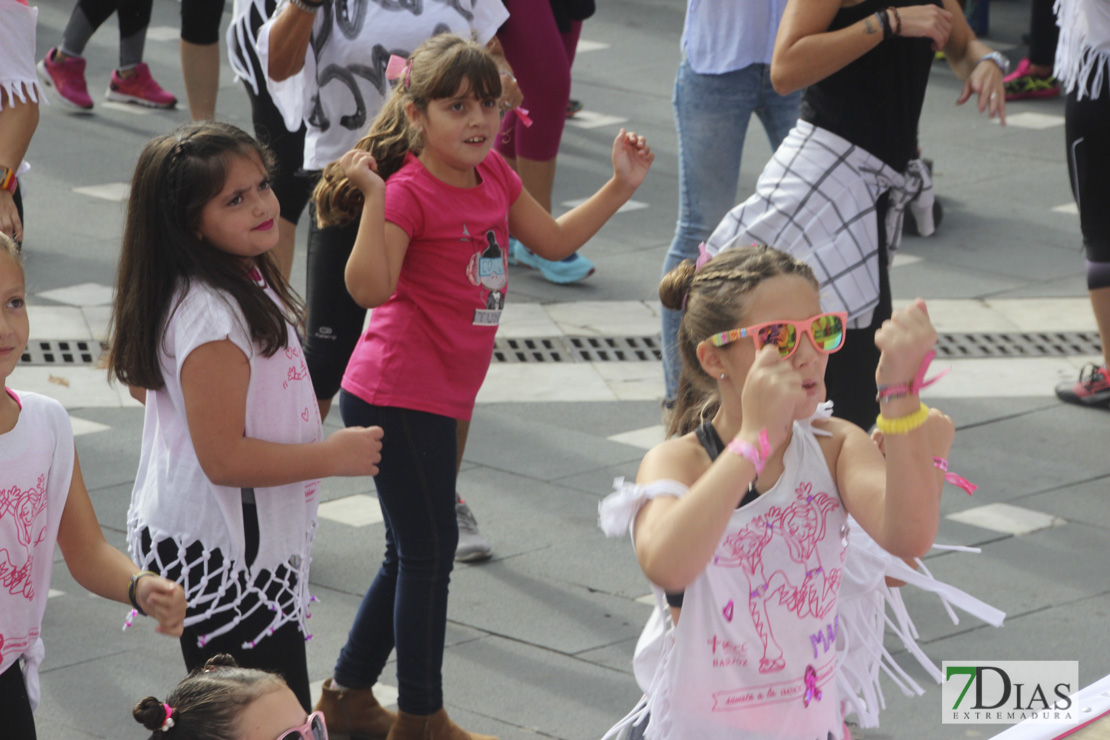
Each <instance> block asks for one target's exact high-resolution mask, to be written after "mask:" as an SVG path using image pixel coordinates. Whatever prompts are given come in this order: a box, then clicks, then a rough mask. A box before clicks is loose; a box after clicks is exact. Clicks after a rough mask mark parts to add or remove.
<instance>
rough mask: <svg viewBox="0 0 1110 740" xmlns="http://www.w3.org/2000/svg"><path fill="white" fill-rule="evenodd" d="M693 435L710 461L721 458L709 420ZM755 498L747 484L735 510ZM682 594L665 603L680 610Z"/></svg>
mask: <svg viewBox="0 0 1110 740" xmlns="http://www.w3.org/2000/svg"><path fill="white" fill-rule="evenodd" d="M694 434H696V435H698V441H699V442H701V446H702V447H704V448H705V452H706V454H708V455H709V459H710V460H716V459H717V458H718V457H720V456H721V453H722V452H724V451H725V443H724V442H722V441H721V435H719V434H717V430H716V428H714V426H713V422H712V421H711V420H710V419H706V420H705V421H703V422H702V423H701V424H700V425H699V426H698V428H697V429H695V430H694ZM757 498H759V491H757V490H755V486H754V485H753V484H750V483H749V484H748V492H747V493H745V494H744V498H743V499H741V501H740V504H739V506H737V507H736V508H737V509H739V508H740V507H741V506H745V505H747V504H750V503H751V502H752V501H755V500H756V499H757ZM684 593H685V592H683V591H679V592H678V593H673V594H672V593H668V594H666V596H667V603H668V604H670V605H671V606H673V607H675V608H676V609H681V608H682V597H683V595H684Z"/></svg>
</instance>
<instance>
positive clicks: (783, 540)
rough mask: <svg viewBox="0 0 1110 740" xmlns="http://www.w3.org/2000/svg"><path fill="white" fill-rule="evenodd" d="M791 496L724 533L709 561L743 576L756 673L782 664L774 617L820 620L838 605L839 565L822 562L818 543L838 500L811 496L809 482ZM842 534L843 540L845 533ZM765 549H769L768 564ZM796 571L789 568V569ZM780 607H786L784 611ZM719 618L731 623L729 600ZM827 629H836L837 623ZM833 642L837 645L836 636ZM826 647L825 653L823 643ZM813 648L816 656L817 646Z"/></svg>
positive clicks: (838, 505)
mask: <svg viewBox="0 0 1110 740" xmlns="http://www.w3.org/2000/svg"><path fill="white" fill-rule="evenodd" d="M794 496H795V501H794V502H793V503H792V504H790V505H789V506H787V507H785V508H784V507H779V506H772V507H770V508H769V509H768V510H767V513H766V514H762V515H760V516H757V517H755V518H754V519H753V520H752V521H751V522H749V523H748V524H747V525H745V526H744V527H743V528H742V529H740V531H738V532H736V533H735V534H731V535H729V536H728V537H726V538H725V542H724V546H723V547H722V548H721V549H719V550H718V552H717V556H716V557H715V558H714V560H713V565H715V566H716V567H720V568H739V569H740V571H741V572H742V573H743V574H744V576H745V577H746V580H747V585H748V593H747V594H746V596H747V599H746V601H747V604H748V613H749V615H750V618H751V621H752V626H753V627H754V629H755V632H756V634H757V635H759V639H760V642H761V643H762V655H761V656H760V657H759V672H760V673H777V672H779V671H782V670H783V669H784V668H785V667H786V661H785V659H784V657H783V650H782V646H781V645H780V644H779V642H778V640H777V639H776V638H775V632H776V625H775V621H776V620H778V619H783V618H786V617H787V616H788V615H793V616H795V617H796V618H797V619H803V618H807V617H815V618H817V619H824V618H826V617H827V616H830V614H831V613H833V610H834V609H835V608H836V592H837V589H838V588H839V586H840V580H841V568H840V567H828V566H827V564H825V563H823V562H822V561H821V554H820V552H819V551H818V547H817V546H818V543H820V542H821V541H822V540H824V539H825V536H826V520H827V518H828V515H829V513H830V512H832V511H835V510H836V509H838V508H840V502H839V501H838V500H837V498H836V497H835V496H831V495H829V494H828V493H823V492H822V493H816V494H814V493H813V486H812V484H811V483H801V484H799V485H798V487H797V489H795V491H794ZM840 534H841V539H842V543H843V541H844V538H843V534H842V533H840ZM765 551H767V552H768V553H773V555H772V556H771V557H770V558H769V559H768V560H767V561H766V562H765V561H764V553H765ZM841 555H842V557H841V562H840V563H837V566H839V565H841V564H842V561H843V549H842V550H841ZM784 556H785V557H786V558H788V559H789V560H790V561H793V563H796V564H801V565H802V566H803V567H804V576H803V577H802V582H801V583H794V582H792V581H791V579H790V577H789V576H788V575H787V572H788V571H787V570H784V569H783V568H776V567H775V566H774V564H775V563H778V562H782V559H783V557H784ZM772 568H773V570H770V572H768V570H769V569H772ZM797 570H798V569H797V568H790V569H789V572H797ZM740 598H741V599H742V600H743V599H744V597H743V596H741V597H740ZM781 607H785V613H784V611H783V609H782V608H781ZM722 616H724V617H725V619H726V621H728V622H731V621H732V619H733V616H734V612H733V602H732V601H731V600H730V601H729V602H728V603H727V604H725V605H723V611H722ZM831 629H833V630H835V624H834V626H833V627H831ZM715 639H716V638H715ZM832 642H833V643H835V637H834V638H833V640H832ZM825 651H826V652H827V651H828V645H827V644H826V645H825ZM814 652H815V655H814V658H815V659H816V658H817V657H818V656H817V655H816V644H815V646H814Z"/></svg>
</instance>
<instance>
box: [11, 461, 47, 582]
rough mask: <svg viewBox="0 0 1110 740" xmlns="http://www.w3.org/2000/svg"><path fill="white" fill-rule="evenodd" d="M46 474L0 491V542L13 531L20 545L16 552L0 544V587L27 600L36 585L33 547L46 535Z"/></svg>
mask: <svg viewBox="0 0 1110 740" xmlns="http://www.w3.org/2000/svg"><path fill="white" fill-rule="evenodd" d="M44 511H46V476H45V475H40V476H39V479H38V482H37V483H36V484H35V485H34V487H32V488H26V489H24V488H20V487H19V485H18V484H13V485H12V487H11V488H8V489H4V490H0V542H6V543H11V542H12V538H11V534H12V533H13V531H14V534H15V541H16V543H18V545H19V547H18V548H17V549H16V551H15V552H11V551H9V550H8V549H7V548H5V547H0V588H3V589H6V590H7V592H8V593H9V594H12V595H13V596H22V597H23V598H25V599H27V600H28V601H30V600H31V599H33V598H35V586H34V583H33V582H32V580H31V573H32V570H33V568H34V563H35V558H34V555H35V553H34V550H35V548H36V547H38V545H39V544H41V543H42V541H43V539H44V537H45V534H46V521H45V517H41V519H42V521H40V515H41V514H42V513H43V512H44Z"/></svg>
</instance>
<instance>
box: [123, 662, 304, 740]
mask: <svg viewBox="0 0 1110 740" xmlns="http://www.w3.org/2000/svg"><path fill="white" fill-rule="evenodd" d="M284 685H285V682H284V681H282V679H281V677H280V676H278V675H276V674H274V673H267V672H266V671H258V670H255V669H253V668H240V667H239V666H238V665H236V663H235V659H234V658H232V657H231V656H230V655H226V654H220V655H214V656H212V657H211V658H209V659H208V662H207V663H205V664H204V667H203V668H198V669H196V670H195V671H193V672H192V673H190V674H189V675H188V677H187V678H185V679H184V680H182V681H181V683H179V684H178V685H177V687H176V688H175V689H174V690H173V691H171V692H170V693H169V695H167V696H166V698H165V699H164V700H163V699H156V698H155V697H153V696H148V697H146V698H145V699H143V700H142V701H140V702H139V703H138V704H136V705H135V707H134V708H133V709H132V710H131V716H133V717H134V718H135V721H136V722H138V723H139V724H141V725H142V726H143V727H145V728H146V729H148V730H150V731H151V734H150V738H151V740H237V738H238V737H239V736H240V727H239V718H240V714H241V713H242V711H243V709H244V708H245V707H246V706H247V705H248V704H250V703H251V702H253V701H254V700H255V699H257V698H258V697H260V696H263V695H264V694H268V693H270V692H271V691H275V690H277V689H279V688H281V687H282V686H284ZM166 705H169V707H170V708H171V709H172V713H171V714H170V719H172V720H173V726H172V727H170V728H167V729H166V731H164V732H163V730H162V727H163V725H164V724H165V722H166Z"/></svg>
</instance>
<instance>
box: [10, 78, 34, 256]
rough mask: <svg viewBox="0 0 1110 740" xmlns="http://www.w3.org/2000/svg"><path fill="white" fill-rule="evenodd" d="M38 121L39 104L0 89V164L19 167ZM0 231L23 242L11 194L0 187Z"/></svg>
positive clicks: (11, 168)
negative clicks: (17, 98)
mask: <svg viewBox="0 0 1110 740" xmlns="http://www.w3.org/2000/svg"><path fill="white" fill-rule="evenodd" d="M38 123H39V104H38V103H34V102H31V100H30V98H28V99H27V100H26V101H23V102H20V101H19V100H16V99H14V98H13V97H12V96H11V94H10V93H9V91H8V90H0V167H4V168H7V169H9V170H11V171H12V172H16V171H18V170H19V165H20V164H22V162H23V157H24V156H25V155H26V154H27V147H29V146H30V145H31V137H32V136H33V135H34V133H35V128H36V127H37V126H38ZM0 232H3V233H4V234H6V235H7V236H10V237H12V238H13V239H14V240H15V241H16V243H17V244H18V243H20V242H22V241H23V223H22V222H21V221H20V220H19V211H18V210H17V209H16V207H15V200H14V195H13V193H10V192H8V191H7V190H5V189H2V188H0Z"/></svg>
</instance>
